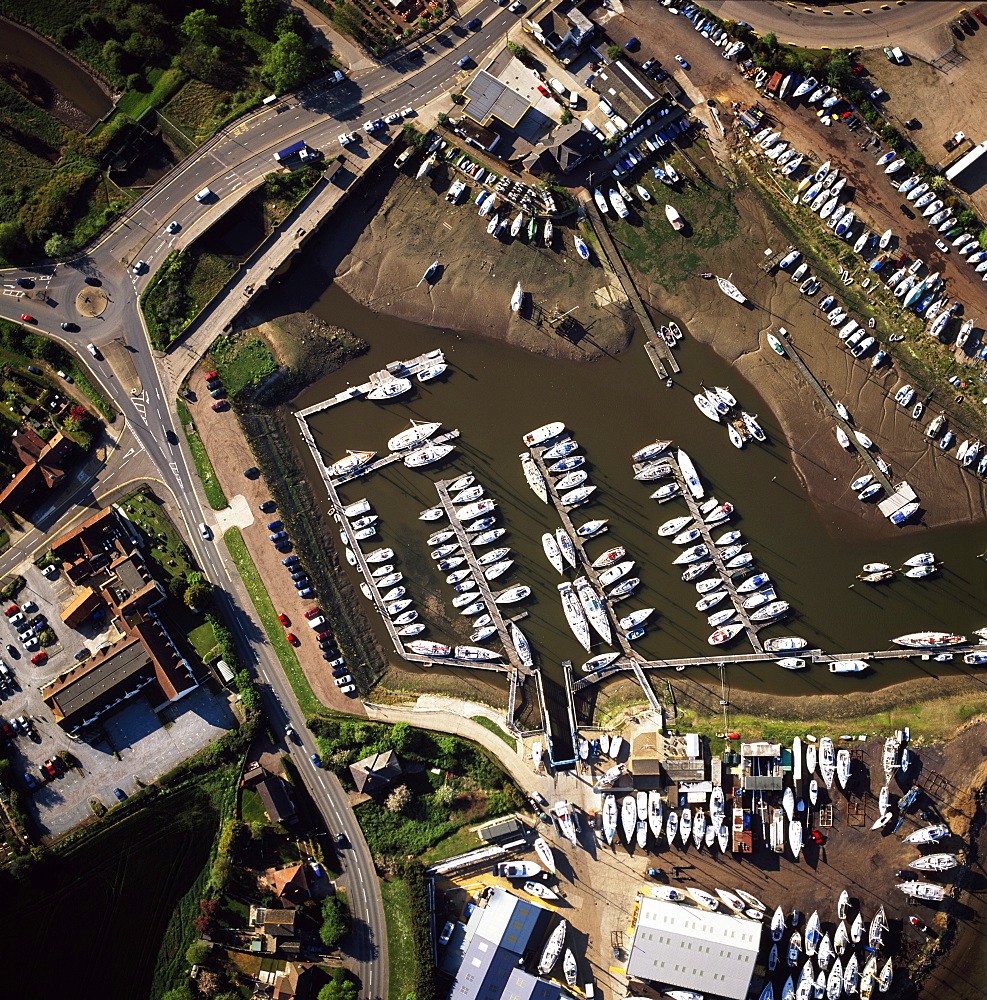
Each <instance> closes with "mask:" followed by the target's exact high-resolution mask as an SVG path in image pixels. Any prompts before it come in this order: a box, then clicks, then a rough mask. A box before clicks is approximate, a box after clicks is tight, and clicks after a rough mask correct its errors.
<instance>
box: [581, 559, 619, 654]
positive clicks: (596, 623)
mask: <svg viewBox="0 0 987 1000" xmlns="http://www.w3.org/2000/svg"><path fill="white" fill-rule="evenodd" d="M573 586H574V587H575V588H576V595H577V597H578V598H579V603H580V604H581V605H582V608H583V611H584V612H585V614H586V618H587V619H588V620H589V623H590V625H592V626H593V629H594V631H595V632H596V633H597V634H598V635H599V636H600V638H601V639H602V640H603V641H604V642H605V643H608V644H609V643H610V641H611V638H612V633H611V629H610V620H609V619H608V618H607V609H606V606H605V605H604V603H603V602H602V601H601V600H600V598H599V595H598V594H597V593H596V591H595V590H594V589H593V585H592V584H591V583H590V582H589V580H587V579H586V577H584V576H580V577H577V578H576V580H574V581H573Z"/></svg>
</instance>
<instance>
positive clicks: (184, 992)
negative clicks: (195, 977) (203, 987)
mask: <svg viewBox="0 0 987 1000" xmlns="http://www.w3.org/2000/svg"><path fill="white" fill-rule="evenodd" d="M197 997H198V992H197V991H195V990H193V989H192V984H191V983H182V984H181V986H176V987H175V988H174V989H173V990H168V992H167V993H162V994H161V1000H196V998H197Z"/></svg>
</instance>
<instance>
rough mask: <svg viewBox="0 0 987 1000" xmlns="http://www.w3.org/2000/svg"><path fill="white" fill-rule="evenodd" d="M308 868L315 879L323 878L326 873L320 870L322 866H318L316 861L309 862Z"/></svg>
mask: <svg viewBox="0 0 987 1000" xmlns="http://www.w3.org/2000/svg"><path fill="white" fill-rule="evenodd" d="M308 866H309V868H311V869H312V874H313V875H314V876H315V877H316V878H324V877H325V874H326V873H325V872H324V871H323V870H322V865H320V864H319V862H318V861H310V862H309V865H308Z"/></svg>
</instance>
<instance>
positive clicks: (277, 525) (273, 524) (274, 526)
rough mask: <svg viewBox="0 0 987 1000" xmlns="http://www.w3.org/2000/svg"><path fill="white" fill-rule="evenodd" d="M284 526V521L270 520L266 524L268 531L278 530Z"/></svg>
mask: <svg viewBox="0 0 987 1000" xmlns="http://www.w3.org/2000/svg"><path fill="white" fill-rule="evenodd" d="M283 527H284V521H271V522H270V523H269V524H268V526H267V530H268V531H280V530H281V529H282V528H283Z"/></svg>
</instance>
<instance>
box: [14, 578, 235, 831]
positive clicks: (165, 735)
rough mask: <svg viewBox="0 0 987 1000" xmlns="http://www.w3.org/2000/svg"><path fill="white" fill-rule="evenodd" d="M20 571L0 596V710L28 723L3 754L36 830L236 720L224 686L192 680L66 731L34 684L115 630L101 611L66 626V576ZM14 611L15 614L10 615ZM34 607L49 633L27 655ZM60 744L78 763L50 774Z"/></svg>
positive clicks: (161, 767)
mask: <svg viewBox="0 0 987 1000" xmlns="http://www.w3.org/2000/svg"><path fill="white" fill-rule="evenodd" d="M19 571H20V573H21V575H22V576H23V577H24V579H25V586H24V588H23V589H22V590H21V592H20V593H19V594H18V595H17V597H16V598H15V599H14V600H13V601H7V602H5V603H4V604H3V605H2V607H3V610H4V611H5V612H6V611H7V610H8V609H10V608H11V606H12V605H16V607H17V611H14V612H12V613H11V614H10V615H7V614H0V645H2V647H3V649H2V652H0V659H2V662H3V665H4V667H5V669H6V672H7V675H8V676H7V678H6V681H7V683H6V686H5V687H4V689H3V690H2V691H0V699H2V700H0V718H2V719H3V720H14V719H17V718H24V719H25V720H26V721H27V723H28V726H29V727H30V730H31V732H30V733H26V732H23V731H20V732H17V733H16V734H15V735H14V736H13V737H12V739H11V748H10V759H11V761H12V762H13V765H14V774H15V775H16V776H17V777H18V778H19V779H20V781H21V783H22V788H27V789H29V790H30V795H29V796H28V797H27V799H26V801H27V802H28V804H29V807H30V810H31V811H32V812H33V813H34V816H35V818H36V820H37V823H38V827H39V830H40V832H41V835H42V836H46V837H50V836H58V835H60V834H63V833H66V832H68V831H69V830H71V829H72V828H73V827H75V826H77V825H78V824H79V823H80V822H83V821H85V820H86V819H89V818H91V817H92V815H93V812H92V809H91V807H90V805H89V801H90V799H96V800H99V801H100V802H102V803H104V804H105V805H106V806H112V805H116V804H117V801H118V796H116V794H115V792H114V789H116V788H119V789H120V790H121V792H122V793H123V794H124V795H127V794H129V793H131V792H133V791H134V790H135V789H136V788H137V787H138V784H137V782H138V780H139V781H141V782H144V783H150V782H151V781H153V780H155V779H156V778H157V777H158V776H159V775H161V774H163V773H164V772H165V771H167V770H169V769H170V768H172V767H174V766H175V765H177V764H179V763H181V761H183V760H185V759H186V758H187V757H189V756H190V755H192V754H193V753H195V752H196V751H198V750H200V749H201V748H202V747H204V746H206V745H207V744H208V743H210V742H211V741H212V740H214V739H216V738H217V737H218V736H220V735H221V734H222V733H223V732H225V731H226V730H228V729H229V728H230V727H231V726H233V725H235V724H236V719H235V717H234V716H233V713H232V712H231V710H230V707H229V704H228V701H227V698H228V692H225V691H220V692H218V693H217V692H213V691H210V690H209V689H207V688H205V687H203V688H199V689H197V690H195V691H193V692H191V693H190V694H189V695H187V696H186V697H185V698H183V699H182V700H181V701H179V702H176V703H175V704H173V705H170V706H168V708H167V709H166V710H165V711H164V712H162V713H160V715H158V714H155V712H154V711H153V710H152V707H151V704H150V702H149V701H148V699H147V698H146V697H145V696H144V695H141V694H138V695H137V696H136V697H134V698H132V699H130V700H129V701H127V702H126V703H124V704H123V705H121V706H120V707H119V708H118V709H116V710H114V711H113V712H111V713H109V714H108V715H106V716H105V717H103V719H102V720H101V723H102V724H101V726H100V727H96V728H97V729H98V731H99V734H100V735H99V737H98V739H97V740H96V741H95V742H93V743H85V742H82V741H81V740H75V739H72V738H70V737H69V736H68V735H67V734H66V733H65V732H64V731H63V730H62V729H61V728H60V727H59V726H58V725H57V724H56V723H55V721H54V719H53V717H52V713H51V711H50V710H49V709H48V707H47V706H46V705H45V704H44V702H43V701H42V699H41V694H40V689H41V688H42V687H43V686H44V685H45V684H47V683H48V682H49V681H51V680H52V679H54V678H55V677H56V676H57V675H58V674H60V673H63V672H65V671H67V670H69V669H70V668H71V667H73V666H75V665H76V662H77V659H76V658H77V655H79V654H81V653H82V652H83V651H84V650H89V651H92V650H95V649H97V648H98V647H99V646H101V645H103V644H104V643H112V642H115V641H116V640H117V639H118V638H120V634H119V633H118V632H117V629H116V627H115V626H113V625H112V624H111V623H110V622H108V621H107V620H106V619H103V620H98V621H96V622H95V623H91V621H90V622H87V624H86V625H85V626H84V627H83V629H81V630H75V629H70V628H68V627H67V626H66V625H64V624H63V623H62V621H61V619H60V618H59V613H60V611H61V609H62V608H63V607H65V605H66V604H67V602H68V601H69V600H70V599H71V596H72V586H71V584H70V583H69V581H68V580H67V579H65V578H64V576H63V575H62V574H61V572H59V571H55V572H53V573H50V574H49V575H47V576H46V575H44V574H43V573H42V572H41V571H40V570H39V569H38V568H37V567H36V566H34V565H33V564H29V563H25V564H24V565H22V566H21V567H19ZM20 614H23V615H24V618H23V619H21V620H18V621H15V620H14V619H15V618H17V616H18V615H20ZM39 615H41V616H44V619H45V622H44V624H45V625H47V626H48V627H50V628H51V629H52V631H54V633H55V635H56V636H57V639H58V641H57V642H56V643H55V644H53V645H50V646H48V647H46V650H45V651H46V654H47V655H46V657H45V658H44V660H43V661H42V662H39V663H32V662H31V657H32V656H34V655H35V654H36V653H37V652H38V651H39V650H40V646H38V645H34V644H32V645H28V644H27V641H29V640H27V635H28V630H27V629H24V625H25V624H27V623H29V622H32V621H35V620H36V619H37V618H38V616H39ZM17 625H20V626H21V629H22V630H19V629H18V628H17ZM26 640H27V641H26ZM65 750H67V751H68V752H69V753H71V754H72V755H73V757H74V758H75V759H76V760H77V761H78V765H79V766H77V767H69V768H67V769H66V768H62V767H57V768H56V775H57V776H50V775H48V774H46V773H45V770H44V764H45V762H46V761H50V760H52V759H55V758H57V754H58V752H59V751H65ZM59 763H60V762H59ZM32 786H36V787H34V788H33V789H32Z"/></svg>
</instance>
